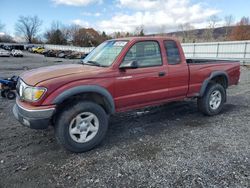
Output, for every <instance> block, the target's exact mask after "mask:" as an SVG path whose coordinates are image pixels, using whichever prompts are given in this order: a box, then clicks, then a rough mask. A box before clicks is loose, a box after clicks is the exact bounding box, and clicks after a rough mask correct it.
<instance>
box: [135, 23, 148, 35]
mask: <svg viewBox="0 0 250 188" xmlns="http://www.w3.org/2000/svg"><path fill="white" fill-rule="evenodd" d="M134 35H135V36H144V35H145V34H144V25H140V26H137V27H136V28H135V31H134Z"/></svg>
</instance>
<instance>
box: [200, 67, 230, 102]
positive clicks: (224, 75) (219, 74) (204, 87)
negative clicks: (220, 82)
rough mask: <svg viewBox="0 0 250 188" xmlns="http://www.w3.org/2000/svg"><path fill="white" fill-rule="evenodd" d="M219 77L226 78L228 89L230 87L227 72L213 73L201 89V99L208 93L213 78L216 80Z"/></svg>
mask: <svg viewBox="0 0 250 188" xmlns="http://www.w3.org/2000/svg"><path fill="white" fill-rule="evenodd" d="M217 76H223V77H225V78H226V88H227V87H228V81H229V77H228V74H227V73H226V72H225V71H214V72H212V73H211V74H210V76H209V77H208V78H207V79H206V80H204V81H203V83H202V86H201V89H200V94H199V96H200V97H202V96H203V95H204V93H205V91H206V89H207V86H208V84H209V82H210V81H211V80H212V79H213V78H215V77H217Z"/></svg>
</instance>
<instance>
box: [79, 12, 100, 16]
mask: <svg viewBox="0 0 250 188" xmlns="http://www.w3.org/2000/svg"><path fill="white" fill-rule="evenodd" d="M81 15H83V16H95V17H99V16H101V15H102V14H101V13H100V12H96V13H92V12H82V13H81Z"/></svg>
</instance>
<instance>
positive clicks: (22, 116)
mask: <svg viewBox="0 0 250 188" xmlns="http://www.w3.org/2000/svg"><path fill="white" fill-rule="evenodd" d="M54 113H55V108H54V107H49V108H47V109H28V108H25V107H23V106H21V105H20V104H18V102H17V103H16V104H15V105H14V107H13V114H14V116H15V118H16V119H17V120H18V121H19V122H20V123H21V124H22V125H24V126H26V127H29V128H31V129H46V128H48V126H49V125H50V123H51V119H52V116H53V114H54Z"/></svg>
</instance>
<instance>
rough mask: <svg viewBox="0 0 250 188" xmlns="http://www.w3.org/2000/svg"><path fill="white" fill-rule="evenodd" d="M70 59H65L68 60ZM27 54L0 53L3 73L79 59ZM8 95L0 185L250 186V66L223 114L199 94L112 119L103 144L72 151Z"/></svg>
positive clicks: (2, 111)
mask: <svg viewBox="0 0 250 188" xmlns="http://www.w3.org/2000/svg"><path fill="white" fill-rule="evenodd" d="M61 61H63V62H61ZM77 61H78V60H76V61H74V60H70V61H69V60H62V59H56V58H44V57H42V56H41V55H36V54H25V57H24V58H13V57H11V58H3V57H0V77H1V76H11V75H13V74H16V75H18V74H20V73H21V72H23V71H24V69H27V68H28V69H30V68H35V67H41V66H47V65H51V64H61V63H69V62H77ZM13 104H14V102H13V101H7V100H4V99H2V98H0V187H1V188H2V187H24V188H28V187H46V188H47V187H233V188H235V187H250V116H249V114H250V70H248V69H247V68H245V67H242V75H241V83H240V84H239V85H238V86H233V87H231V88H230V89H229V90H228V102H227V104H226V105H225V107H224V109H223V112H222V113H221V114H220V115H217V116H214V117H206V116H203V115H202V114H200V113H199V112H198V111H197V108H196V102H195V101H194V100H187V101H183V102H178V103H177V102H176V103H171V104H168V105H163V106H160V107H154V108H147V109H143V110H138V111H132V112H129V113H123V114H116V115H115V116H113V117H111V119H110V127H109V131H108V134H107V136H106V139H105V140H104V141H103V143H102V144H101V145H100V146H99V147H98V148H96V149H94V150H92V151H90V152H87V153H82V154H72V153H69V152H67V151H65V150H64V149H62V148H61V147H60V146H59V145H58V144H57V143H56V141H55V138H54V131H53V129H52V128H50V129H49V130H46V131H35V130H31V129H28V128H25V127H22V126H21V125H20V124H19V123H18V122H17V121H16V120H15V119H14V117H13V115H12V112H11V110H12V106H13Z"/></svg>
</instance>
